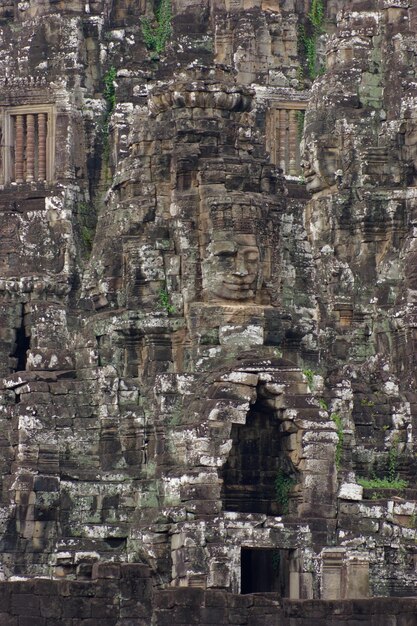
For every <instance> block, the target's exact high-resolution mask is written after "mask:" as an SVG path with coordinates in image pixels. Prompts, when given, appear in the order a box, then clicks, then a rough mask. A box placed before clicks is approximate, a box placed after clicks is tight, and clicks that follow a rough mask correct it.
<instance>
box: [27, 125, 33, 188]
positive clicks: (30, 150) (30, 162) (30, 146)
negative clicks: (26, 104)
mask: <svg viewBox="0 0 417 626" xmlns="http://www.w3.org/2000/svg"><path fill="white" fill-rule="evenodd" d="M34 178H35V116H34V115H33V114H32V113H29V114H28V115H26V180H27V181H31V180H34Z"/></svg>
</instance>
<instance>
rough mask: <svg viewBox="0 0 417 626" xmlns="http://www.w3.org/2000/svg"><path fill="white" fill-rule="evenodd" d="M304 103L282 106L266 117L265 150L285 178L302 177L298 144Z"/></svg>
mask: <svg viewBox="0 0 417 626" xmlns="http://www.w3.org/2000/svg"><path fill="white" fill-rule="evenodd" d="M305 108H306V104H305V103H294V104H291V103H288V104H282V107H281V106H280V107H279V108H274V109H271V110H270V111H269V114H268V116H267V150H268V152H269V153H270V157H271V161H272V163H274V165H276V166H277V167H279V168H280V169H281V170H282V171H283V173H284V174H285V175H286V176H302V174H303V170H302V167H301V151H300V143H301V139H302V134H303V127H304V112H305Z"/></svg>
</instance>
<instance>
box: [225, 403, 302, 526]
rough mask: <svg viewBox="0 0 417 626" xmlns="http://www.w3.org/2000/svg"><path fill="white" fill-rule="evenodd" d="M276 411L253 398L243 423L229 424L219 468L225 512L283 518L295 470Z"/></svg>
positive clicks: (288, 510) (294, 478)
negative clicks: (226, 447) (226, 448)
mask: <svg viewBox="0 0 417 626" xmlns="http://www.w3.org/2000/svg"><path fill="white" fill-rule="evenodd" d="M282 425H283V421H282V420H280V419H279V414H278V411H277V410H276V409H272V408H271V407H269V406H268V405H267V404H266V403H265V402H264V401H263V398H261V397H259V396H258V398H257V400H256V402H255V403H254V404H253V405H252V406H251V408H250V410H249V411H248V413H247V417H246V423H245V424H235V423H234V424H232V430H231V435H230V437H231V439H232V441H233V443H232V447H231V450H230V453H229V456H228V459H227V461H226V463H225V464H224V466H223V468H222V476H221V477H222V479H223V485H222V502H223V508H224V510H225V511H230V512H241V513H261V514H265V515H272V516H277V515H286V514H288V513H290V512H291V509H292V502H293V500H294V496H293V493H292V491H293V487H294V486H295V484H296V482H297V471H296V469H295V467H294V465H293V463H292V461H291V459H290V457H289V454H288V450H289V449H290V446H289V436H290V433H289V432H284V431H283V430H282Z"/></svg>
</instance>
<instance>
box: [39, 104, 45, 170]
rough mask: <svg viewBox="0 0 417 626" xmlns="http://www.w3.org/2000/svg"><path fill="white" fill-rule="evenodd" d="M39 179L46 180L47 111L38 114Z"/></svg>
mask: <svg viewBox="0 0 417 626" xmlns="http://www.w3.org/2000/svg"><path fill="white" fill-rule="evenodd" d="M38 180H46V113H39V114H38Z"/></svg>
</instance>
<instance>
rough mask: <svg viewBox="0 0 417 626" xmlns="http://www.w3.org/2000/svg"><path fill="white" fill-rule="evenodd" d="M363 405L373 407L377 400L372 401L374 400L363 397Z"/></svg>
mask: <svg viewBox="0 0 417 626" xmlns="http://www.w3.org/2000/svg"><path fill="white" fill-rule="evenodd" d="M361 406H367V407H373V406H375V402H372V400H367V399H366V398H362V400H361Z"/></svg>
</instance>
